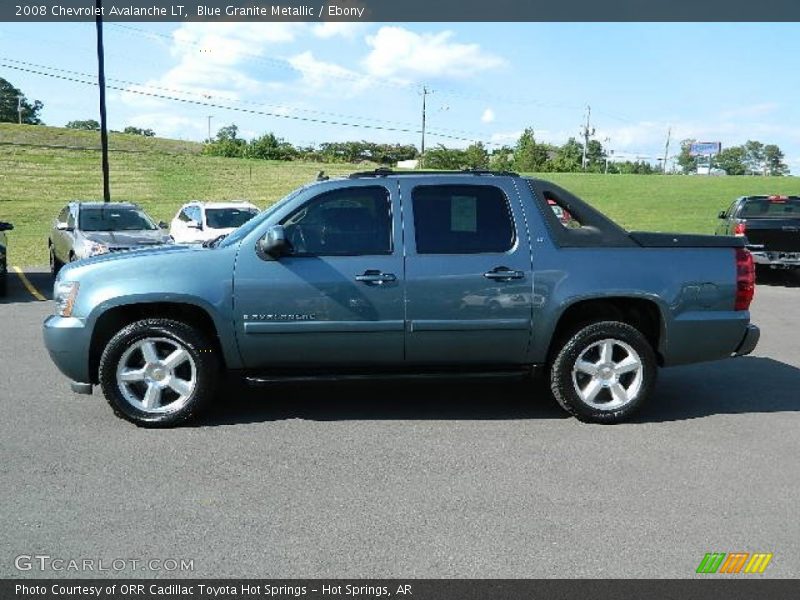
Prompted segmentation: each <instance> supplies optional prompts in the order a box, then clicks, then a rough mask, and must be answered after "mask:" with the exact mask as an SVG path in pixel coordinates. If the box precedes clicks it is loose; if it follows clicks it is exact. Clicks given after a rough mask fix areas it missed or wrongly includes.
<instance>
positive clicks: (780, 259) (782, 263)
mask: <svg viewBox="0 0 800 600" xmlns="http://www.w3.org/2000/svg"><path fill="white" fill-rule="evenodd" d="M752 254H753V262H754V263H756V264H758V265H770V266H772V267H782V268H789V267H800V252H766V251H755V252H753V253H752Z"/></svg>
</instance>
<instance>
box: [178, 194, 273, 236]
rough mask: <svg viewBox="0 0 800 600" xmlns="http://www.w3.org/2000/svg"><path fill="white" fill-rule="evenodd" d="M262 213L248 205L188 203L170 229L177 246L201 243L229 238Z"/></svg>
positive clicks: (234, 203)
mask: <svg viewBox="0 0 800 600" xmlns="http://www.w3.org/2000/svg"><path fill="white" fill-rule="evenodd" d="M258 213H259V210H258V207H256V206H254V205H252V204H250V203H249V202H189V203H187V204H184V205H183V206H182V207H181V209H180V210H179V211H178V213H177V214H176V215H175V218H174V219H172V223H171V224H170V227H169V233H170V235H171V236H172V238H173V239H174V240H175V242H176V243H178V244H199V243H203V242H210V241H213V240H215V239H217V238H218V237H220V236H224V235H228V234H229V233H231V232H232V231H233V230H234V229H236V228H237V227H241V226H242V225H244V224H245V223H247V221H249V220H250V219H252V218H253V217H254V216H256V215H257V214H258Z"/></svg>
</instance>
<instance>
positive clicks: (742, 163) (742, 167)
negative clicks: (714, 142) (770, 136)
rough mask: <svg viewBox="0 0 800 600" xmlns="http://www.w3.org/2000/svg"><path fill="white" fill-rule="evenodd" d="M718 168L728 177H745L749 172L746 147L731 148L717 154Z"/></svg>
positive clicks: (715, 160) (716, 162) (715, 161)
mask: <svg viewBox="0 0 800 600" xmlns="http://www.w3.org/2000/svg"><path fill="white" fill-rule="evenodd" d="M714 163H715V164H716V166H717V167H718V168H720V169H722V170H723V171H725V172H726V173H727V174H728V175H744V174H745V173H746V172H747V151H746V150H745V147H744V146H731V147H730V148H725V149H724V150H723V151H722V152H720V153H719V154H717V156H716V158H715V159H714Z"/></svg>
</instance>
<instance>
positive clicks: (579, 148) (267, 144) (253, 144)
mask: <svg viewBox="0 0 800 600" xmlns="http://www.w3.org/2000/svg"><path fill="white" fill-rule="evenodd" d="M43 108H44V105H43V104H42V102H41V101H39V100H33V101H31V100H29V99H28V98H27V97H25V95H24V94H23V93H22V92H21V91H20V90H19V89H18V88H16V87H14V86H13V85H12V84H11V83H10V82H8V81H6V80H5V79H3V78H1V77H0V123H3V122H5V123H17V122H22V123H25V124H29V125H40V124H42V120H41V118H40V117H39V113H40V112H41V111H42V109H43ZM66 127H67V128H69V129H79V130H87V131H99V130H100V123H98V122H97V121H96V120H94V119H86V120H77V121H70V122H69V123H67V124H66ZM117 133H120V132H117ZM121 133H127V134H132V135H141V136H144V137H154V136H155V135H156V133H155V131H153V130H152V129H144V128H140V127H133V126H128V127H125V129H123V130H122V132H121ZM695 141H696V140H693V139H686V140H683V141H682V142H681V150H680V154H679V155H678V157H677V161H676V163H677V166H678V169H679V170H680V172H682V173H685V174H688V173H696V172H697V171H698V167H702V168H704V169H705V168H708V169H709V172H713V171H714V170H715V169H716V170H719V171H722V172H724V173H726V174H728V175H772V176H775V175H786V174H788V173H789V168H788V166H787V165H786V162H785V156H784V153H783V151H782V150H781V149H780V147H778V146H777V145H776V144H764V143H763V142H760V141H756V140H748V141H747V142H745V143H744V144H742V145H741V146H731V147H730V148H725V149H723V150H722V151H721V152H719V153H718V154H716V155H714V156H712V157H710V162H709V159H708V157H697V156H692V154H691V145H692V143H694V142H695ZM203 152H204V153H205V154H209V155H213V156H227V157H242V158H255V159H265V160H306V161H315V162H323V163H326V162H330V163H333V162H337V163H356V164H357V163H362V162H370V163H377V164H381V165H394V164H396V163H397V162H398V161H403V160H412V159H417V160H418V161H419V163H420V164H421V166H424V167H425V168H429V169H463V168H471V169H497V170H513V171H519V172H523V173H531V172H535V173H546V172H559V173H570V172H578V171H587V172H591V173H634V174H644V175H649V174H653V173H661V172H662V171H661V169H659V168H658V167H655V166H653V165H652V164H650V163H649V162H646V161H630V160H626V161H618V160H612V159H613V155H612V152H611V151H609V150H607V149H606V148H605V147H604V146H603V144H602V143H600V141H598V140H596V139H590V140H588V142H587V143H586V148H585V151H584V144H582V143H581V142H580V141H578V140H577V139H575V138H573V137H571V138H569V139H568V140H567V141H566V143H564V144H563V145H560V146H559V145H555V144H549V143H545V142H540V141H537V140H536V137H535V134H534V130H533V128H531V127H528V128H526V129H525V130H524V131H523V132H522V134H521V135H520V137H519V138H518V139H517V141H516V143H515V144H514V145H513V146H512V145H506V146H502V147H500V148H495V149H493V150H491V151H490V150H488V149H487V148H486V146H485V145H484V144H483V143H482V142H475V143H473V144H471V145H469V146H468V147H466V148H448V147H446V146H444V145H442V144H440V145H438V146H435V147H433V148H430V149H428V150H427V151H426V152H425V154H424V156H420V155H419V153H418V151H417V148H416V147H415V146H414V145H412V144H388V143H375V142H367V141H364V140H361V141H348V142H325V143H322V144H319V145H317V146H305V147H303V146H295V145H293V144H291V143H290V142H287V141H286V140H284V139H283V138H279V137H277V136H276V135H275V134H274V133H266V134H264V135H262V136H260V137H257V138H253V139H251V140H245V139H243V138H241V137H239V128H238V127H237V126H236V125H233V124H232V125H228V126H226V127H222V128H221V129H220V130H219V131H218V132H217V134H216V136H215V137H214V138H212V139H209V140H206V141H205V144H204V147H203Z"/></svg>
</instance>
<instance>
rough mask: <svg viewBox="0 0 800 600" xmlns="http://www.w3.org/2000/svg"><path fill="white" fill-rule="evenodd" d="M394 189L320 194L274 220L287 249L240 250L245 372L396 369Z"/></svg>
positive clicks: (353, 185)
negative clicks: (272, 254)
mask: <svg viewBox="0 0 800 600" xmlns="http://www.w3.org/2000/svg"><path fill="white" fill-rule="evenodd" d="M397 203H398V198H397V193H396V190H392V189H390V188H389V187H387V186H384V185H376V184H375V182H374V181H354V182H348V184H347V186H346V187H340V188H335V189H331V190H329V191H324V192H321V193H320V194H318V195H316V196H314V197H312V198H310V199H309V200H307V201H306V202H304V203H303V204H302V205H300V206H299V207H297V208H296V209H295V210H294V211H292V212H291V213H290V214H288V215H287V216H286V217H284V218H283V219H281V221H280V222H281V224H282V225H283V226H284V227H285V231H286V238H287V240H288V241H289V242H290V244H291V247H292V250H291V252H290V253H289V254H288V255H286V256H282V257H280V258H279V259H277V260H271V259H269V257H264V256H261V255H259V252H258V251H257V249H256V248H248V247H243V248H241V249H240V251H239V259H238V261H237V267H236V277H235V283H234V297H235V302H234V312H235V315H236V333H237V338H238V340H239V348H240V352H241V354H242V358H243V360H244V363H245V366H246V367H247V368H250V369H253V368H256V369H270V368H276V367H277V368H280V367H292V366H297V367H300V366H302V367H313V366H318V367H342V366H348V365H352V366H363V365H381V364H400V363H402V361H403V355H404V302H403V297H404V286H405V281H404V274H403V257H402V241H401V240H402V237H401V235H400V231H399V229H400V225H399V222H398V217H397V215H399V207H398V205H397Z"/></svg>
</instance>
